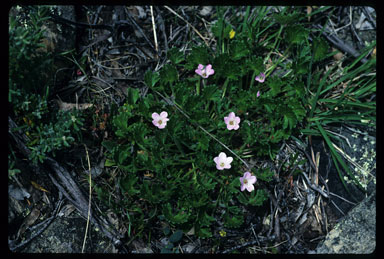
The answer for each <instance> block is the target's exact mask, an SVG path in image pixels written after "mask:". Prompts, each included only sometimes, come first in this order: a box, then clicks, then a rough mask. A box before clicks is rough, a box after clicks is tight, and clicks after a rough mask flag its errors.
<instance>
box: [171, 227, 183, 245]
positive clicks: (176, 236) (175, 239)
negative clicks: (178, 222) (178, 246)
mask: <svg viewBox="0 0 384 259" xmlns="http://www.w3.org/2000/svg"><path fill="white" fill-rule="evenodd" d="M182 237H183V231H182V230H176V231H175V232H174V233H173V234H172V235H171V236H170V237H169V241H170V242H172V243H177V242H179V241H181V239H182Z"/></svg>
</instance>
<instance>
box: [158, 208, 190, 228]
mask: <svg viewBox="0 0 384 259" xmlns="http://www.w3.org/2000/svg"><path fill="white" fill-rule="evenodd" d="M163 214H164V217H165V218H166V219H167V220H168V221H170V222H171V223H174V224H182V223H185V222H187V221H188V218H189V212H187V211H185V210H180V211H179V212H178V213H175V212H173V211H172V207H171V204H169V203H167V204H166V205H165V206H164V207H163Z"/></svg>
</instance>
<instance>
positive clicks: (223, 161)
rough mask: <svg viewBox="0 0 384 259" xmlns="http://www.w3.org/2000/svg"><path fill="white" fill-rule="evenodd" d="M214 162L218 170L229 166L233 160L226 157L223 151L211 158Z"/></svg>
mask: <svg viewBox="0 0 384 259" xmlns="http://www.w3.org/2000/svg"><path fill="white" fill-rule="evenodd" d="M213 161H215V163H216V168H217V169H218V170H224V169H229V168H231V163H232V161H233V157H230V156H229V157H227V155H226V154H225V153H224V152H221V153H220V154H219V156H217V157H215V158H214V159H213Z"/></svg>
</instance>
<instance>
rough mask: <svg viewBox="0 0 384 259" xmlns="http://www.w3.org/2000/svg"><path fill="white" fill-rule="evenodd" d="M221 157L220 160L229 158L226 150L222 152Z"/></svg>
mask: <svg viewBox="0 0 384 259" xmlns="http://www.w3.org/2000/svg"><path fill="white" fill-rule="evenodd" d="M219 159H220V160H225V159H227V155H226V154H225V153H224V152H220V154H219Z"/></svg>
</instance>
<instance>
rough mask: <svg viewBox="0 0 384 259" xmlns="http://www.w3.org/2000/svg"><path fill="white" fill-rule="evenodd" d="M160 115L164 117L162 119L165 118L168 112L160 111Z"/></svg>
mask: <svg viewBox="0 0 384 259" xmlns="http://www.w3.org/2000/svg"><path fill="white" fill-rule="evenodd" d="M160 117H161V118H162V119H164V118H166V117H168V113H167V112H165V111H164V112H161V113H160Z"/></svg>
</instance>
